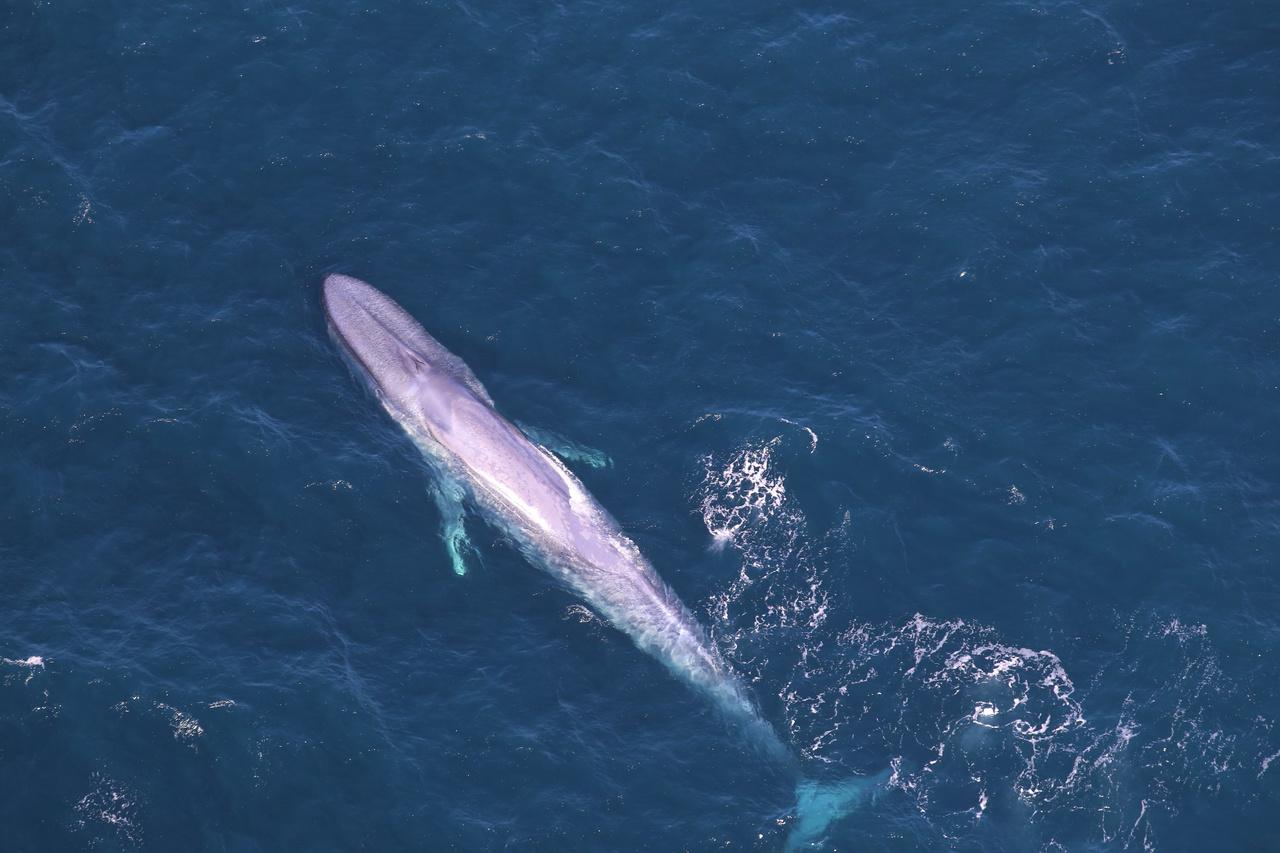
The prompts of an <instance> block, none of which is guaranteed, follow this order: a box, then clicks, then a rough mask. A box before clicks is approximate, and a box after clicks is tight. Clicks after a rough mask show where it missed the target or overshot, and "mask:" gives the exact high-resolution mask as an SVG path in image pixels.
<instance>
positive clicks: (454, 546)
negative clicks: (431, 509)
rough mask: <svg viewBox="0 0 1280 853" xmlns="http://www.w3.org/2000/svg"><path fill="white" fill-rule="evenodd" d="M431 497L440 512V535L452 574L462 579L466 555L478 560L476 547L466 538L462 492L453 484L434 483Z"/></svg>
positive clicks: (465, 570)
mask: <svg viewBox="0 0 1280 853" xmlns="http://www.w3.org/2000/svg"><path fill="white" fill-rule="evenodd" d="M431 496H432V498H434V499H435V502H436V507H437V508H438V509H439V510H440V535H441V536H443V537H444V547H445V550H446V551H448V552H449V561H450V563H451V564H452V565H453V573H454V574H455V575H457V576H458V577H463V576H465V575H466V573H467V559H466V556H465V555H466V554H470V555H471V556H472V557H473V558H476V559H479V554H478V552H477V551H476V546H475V545H473V544H472V542H471V540H470V539H468V538H467V527H466V509H465V508H464V507H463V503H462V501H463V493H462V490H461V489H459V488H458V487H457V486H454V485H453V484H445V483H441V482H436V483H433V484H432V485H431Z"/></svg>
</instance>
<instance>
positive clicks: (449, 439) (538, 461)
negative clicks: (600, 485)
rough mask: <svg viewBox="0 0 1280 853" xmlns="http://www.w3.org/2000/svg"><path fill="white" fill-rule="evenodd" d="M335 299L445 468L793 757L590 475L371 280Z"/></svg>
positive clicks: (366, 370) (332, 306)
mask: <svg viewBox="0 0 1280 853" xmlns="http://www.w3.org/2000/svg"><path fill="white" fill-rule="evenodd" d="M324 307H325V313H326V314H327V316H328V320H329V326H330V330H331V333H332V334H333V336H334V338H335V339H336V340H337V341H338V342H339V343H340V344H341V345H342V347H343V348H344V349H345V350H346V352H347V354H348V355H349V356H350V357H351V359H352V360H353V362H354V363H355V365H356V366H357V368H358V369H359V371H360V372H361V373H362V374H363V375H364V377H365V379H366V381H367V382H368V384H369V385H370V387H371V388H372V390H373V392H374V394H375V395H376V396H377V398H378V400H379V401H380V402H381V404H382V406H383V408H385V409H386V411H387V413H388V414H390V415H391V417H392V418H393V419H395V421H396V422H397V423H399V424H400V426H401V427H403V428H404V430H405V432H407V433H408V434H409V436H410V437H411V438H412V439H413V441H414V443H415V444H417V445H418V447H419V448H420V449H421V450H422V452H423V454H424V455H425V456H426V458H427V460H428V461H429V462H430V463H431V465H432V467H433V469H434V470H435V472H436V474H437V475H438V476H439V477H440V478H442V479H445V480H448V481H449V482H450V484H451V485H456V486H459V487H461V489H462V490H463V492H464V493H465V495H466V497H468V498H470V499H471V501H472V502H473V503H474V504H475V505H476V506H478V507H480V508H481V509H482V510H483V511H484V513H485V515H487V516H488V518H489V519H490V520H491V521H492V522H494V523H496V524H497V525H499V526H500V527H501V528H502V529H503V530H504V531H506V532H508V533H509V534H511V535H512V536H513V538H514V539H515V540H516V541H517V542H518V543H519V545H520V547H521V550H522V551H523V552H524V553H525V554H526V556H528V557H529V558H530V561H531V562H533V563H535V564H536V565H538V566H539V567H541V568H544V569H546V570H547V571H549V572H550V573H551V574H553V575H554V576H555V577H557V578H558V579H559V580H560V581H562V582H563V583H564V584H565V585H566V586H568V587H569V588H570V589H571V590H572V591H573V592H575V593H576V594H577V595H579V596H581V597H582V599H583V600H585V601H586V603H587V604H589V605H590V606H591V607H592V608H593V609H595V610H596V611H597V612H598V613H600V614H601V615H602V616H603V617H604V618H606V619H607V620H608V621H609V622H610V623H612V624H613V625H614V626H615V627H617V628H618V629H619V630H621V631H622V632H623V633H625V634H627V635H628V636H629V637H630V638H631V639H632V640H633V641H634V642H635V644H636V645H637V646H638V647H640V648H641V649H643V650H644V651H645V652H648V653H649V654H651V655H653V656H654V657H655V658H657V659H658V660H659V661H661V662H662V663H664V664H665V665H666V666H667V668H668V669H670V670H671V671H672V672H673V673H675V674H676V675H677V676H679V677H680V678H682V679H683V680H684V681H686V682H687V683H689V684H691V685H693V686H694V687H695V688H697V689H698V690H700V691H702V692H703V693H704V694H706V695H708V696H710V697H711V698H712V699H713V700H714V702H715V703H716V705H717V706H719V707H720V708H721V709H722V710H724V711H725V712H726V713H727V714H728V715H729V716H730V717H731V718H733V719H735V720H736V721H737V722H738V723H739V724H741V725H743V726H744V727H745V728H746V729H747V730H748V731H749V732H750V733H751V736H752V739H753V740H754V741H755V742H756V743H757V744H758V745H759V746H761V747H762V748H763V749H765V750H766V751H767V752H769V753H772V754H775V755H777V756H782V757H785V758H788V759H789V758H790V753H789V751H788V750H787V749H786V748H785V747H783V745H782V744H781V742H780V741H779V740H778V738H777V735H776V733H775V732H774V730H773V728H772V727H771V726H770V725H769V724H768V723H766V722H765V721H764V720H763V719H762V718H761V717H760V716H759V715H758V713H757V711H756V709H755V706H754V704H753V703H752V701H751V699H750V697H749V695H748V693H747V691H746V689H745V688H744V686H743V685H742V684H741V682H740V681H739V680H738V678H737V677H736V676H735V675H734V674H733V672H732V670H730V669H729V667H728V665H727V664H726V663H725V661H724V660H723V659H722V658H721V656H720V654H719V653H718V652H717V651H716V649H715V646H713V645H712V644H711V643H710V641H709V640H708V638H707V635H706V632H705V631H704V630H703V628H702V626H701V625H699V624H698V621H697V620H696V619H695V618H694V616H693V614H692V613H690V611H689V609H688V608H687V607H686V606H685V605H684V603H683V602H682V601H681V600H680V598H679V597H678V596H677V595H676V594H675V592H673V591H672V589H671V588H670V587H669V586H667V584H666V583H665V582H664V581H663V580H662V578H660V577H659V576H658V573H657V572H656V571H655V570H654V568H653V567H652V566H651V565H650V564H649V562H648V561H647V560H646V559H645V558H644V557H643V556H642V555H641V553H640V551H639V549H637V548H636V546H635V544H634V543H633V542H632V541H631V540H630V539H629V538H627V536H626V535H625V534H624V533H623V532H622V531H621V529H620V528H619V527H618V524H617V522H615V521H614V520H613V518H612V517H611V516H610V515H609V513H608V512H606V511H605V510H604V508H603V507H601V506H600V505H599V503H597V502H596V500H595V498H593V497H592V496H591V495H590V494H589V493H588V492H587V490H586V488H585V487H584V486H583V485H582V483H581V482H579V480H578V478H577V477H575V476H574V475H573V474H572V473H571V472H570V471H569V469H568V468H566V467H565V465H564V464H563V463H562V462H561V461H560V460H559V459H558V458H556V457H555V456H554V455H553V454H552V453H551V452H550V451H548V450H546V449H545V448H543V447H542V446H540V445H538V444H535V443H534V442H532V441H530V440H529V438H528V437H526V436H525V434H524V433H523V432H521V430H520V429H518V428H517V427H516V426H515V425H514V424H512V423H511V422H510V421H509V420H507V419H506V418H505V417H503V416H502V415H501V414H500V413H499V412H498V411H497V410H496V409H495V408H494V405H493V401H492V399H491V398H490V397H489V394H488V392H487V391H486V390H485V389H484V386H483V385H481V384H480V382H479V380H478V379H476V377H475V375H474V374H473V373H472V372H471V370H470V369H469V368H468V367H467V366H466V364H465V363H463V361H462V360H461V359H460V358H458V357H457V356H455V355H454V354H453V353H451V352H449V351H448V350H447V349H445V348H444V346H442V345H441V344H440V343H439V342H438V341H437V340H436V339H435V338H433V337H431V335H429V334H428V333H427V332H426V330H425V329H423V328H422V326H421V325H419V324H418V322H417V321H416V320H414V319H413V318H412V317H411V316H409V314H408V313H406V312H405V310H404V309H403V308H401V307H400V306H399V305H397V304H396V303H395V302H394V301H392V300H391V299H390V298H389V297H387V296H386V295H385V294H383V293H381V292H380V291H378V290H377V289H375V288H374V287H372V286H371V285H369V284H366V283H365V282H363V281H360V280H359V279H355V278H351V277H349V276H345V275H330V276H329V277H328V278H326V279H325V283H324ZM454 491H456V489H455V490H454Z"/></svg>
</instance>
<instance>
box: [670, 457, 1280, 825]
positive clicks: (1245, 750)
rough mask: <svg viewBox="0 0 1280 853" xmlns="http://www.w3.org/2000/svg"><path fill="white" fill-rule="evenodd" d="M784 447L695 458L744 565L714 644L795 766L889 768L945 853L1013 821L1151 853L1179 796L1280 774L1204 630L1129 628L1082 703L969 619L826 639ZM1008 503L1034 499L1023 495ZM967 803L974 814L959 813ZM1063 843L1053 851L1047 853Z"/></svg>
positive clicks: (713, 610)
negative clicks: (769, 708)
mask: <svg viewBox="0 0 1280 853" xmlns="http://www.w3.org/2000/svg"><path fill="white" fill-rule="evenodd" d="M782 441H783V437H782V436H778V437H775V438H772V439H768V440H764V441H756V442H752V443H749V444H747V445H744V446H742V447H740V448H739V449H738V450H736V451H734V452H732V453H730V454H727V455H724V456H708V457H706V458H705V459H704V460H703V476H702V481H701V483H700V484H699V488H698V491H697V494H696V498H695V499H696V504H697V507H698V510H699V512H700V514H701V517H702V520H703V523H704V525H705V526H706V528H707V531H708V533H709V534H710V535H711V536H712V538H713V541H717V542H719V543H720V544H721V545H722V546H723V547H732V548H733V549H734V551H735V552H736V553H737V554H738V555H739V556H740V558H741V561H742V564H741V568H740V571H739V573H738V574H737V576H736V577H734V578H732V579H731V580H730V581H729V582H728V583H727V584H725V586H724V587H723V588H722V589H721V590H720V591H718V592H717V593H715V594H713V595H712V596H711V597H710V598H709V600H708V601H707V603H706V609H707V611H708V613H709V614H710V616H711V623H712V629H713V633H714V635H715V638H716V641H717V642H718V643H719V644H720V646H721V648H722V649H723V650H724V652H725V654H726V657H727V658H728V659H729V660H730V661H731V662H732V664H733V665H734V666H735V667H736V668H737V669H739V670H740V671H741V672H743V673H745V674H746V675H747V678H748V680H749V681H751V682H752V683H753V684H754V685H755V687H756V689H757V690H758V691H765V690H770V689H771V690H776V695H777V700H778V703H779V705H778V706H777V707H779V708H780V714H781V716H782V718H783V720H784V721H785V728H786V733H787V734H788V736H789V739H790V740H791V742H792V744H793V745H794V746H795V747H796V748H797V750H798V751H799V752H800V753H801V755H802V756H803V757H804V758H805V759H806V760H808V761H814V762H823V763H827V764H830V765H832V766H833V767H848V768H850V769H856V771H857V772H867V771H868V770H871V769H872V768H876V767H879V768H883V767H885V766H886V765H887V766H888V768H889V771H890V772H889V776H888V781H887V782H886V785H887V786H888V787H889V788H891V789H894V790H896V791H898V792H899V793H900V794H901V795H902V796H904V797H905V798H906V799H907V800H908V801H909V802H911V803H913V804H914V805H915V807H916V808H917V809H918V811H919V813H920V815H921V817H922V818H923V819H924V820H925V821H926V822H927V823H928V824H929V825H931V826H932V827H933V828H934V829H935V830H937V831H938V832H939V833H940V834H941V837H942V838H944V839H946V840H947V841H946V843H947V844H948V845H951V846H963V844H962V842H961V839H962V838H964V836H965V834H966V833H969V832H973V831H974V829H973V828H974V826H975V825H976V824H977V823H978V822H979V821H978V819H979V818H981V817H982V816H983V815H985V814H987V813H989V812H990V811H991V810H992V809H993V808H996V807H997V804H998V803H1000V802H1005V803H1009V802H1013V803H1020V804H1021V808H1020V809H1019V810H1018V813H1020V814H1025V815H1027V816H1028V817H1027V818H1026V819H1027V820H1028V821H1030V822H1032V823H1033V824H1034V823H1038V822H1044V825H1045V826H1050V825H1051V824H1052V823H1053V816H1054V815H1057V816H1059V817H1061V816H1065V815H1077V814H1094V815H1096V822H1095V823H1094V824H1093V825H1092V827H1091V828H1086V829H1082V830H1080V832H1081V833H1083V834H1082V835H1081V837H1079V838H1075V839H1072V840H1071V841H1072V843H1079V844H1081V845H1084V846H1090V845H1094V846H1096V845H1105V846H1113V847H1115V848H1117V849H1143V850H1154V849H1156V848H1157V847H1158V846H1159V843H1160V839H1159V837H1158V831H1159V828H1160V826H1161V825H1162V824H1163V823H1164V822H1165V821H1167V820H1168V819H1169V818H1170V817H1172V816H1174V815H1176V814H1177V813H1178V812H1179V811H1180V810H1181V809H1182V808H1184V807H1185V804H1186V802H1188V797H1189V796H1195V795H1216V794H1220V793H1222V792H1224V791H1228V790H1230V791H1233V792H1234V793H1235V794H1240V795H1243V794H1242V789H1243V788H1245V787H1247V784H1248V783H1249V782H1252V781H1254V780H1256V779H1257V778H1258V777H1260V776H1262V775H1264V774H1266V773H1268V772H1269V770H1270V768H1271V767H1272V766H1273V765H1274V762H1276V760H1277V758H1280V744H1277V743H1276V740H1277V738H1276V733H1274V732H1273V728H1274V721H1272V720H1269V719H1264V718H1262V717H1260V716H1255V715H1254V714H1253V712H1251V711H1249V710H1248V709H1249V708H1250V707H1251V706H1250V703H1249V701H1248V693H1247V691H1246V690H1245V688H1243V687H1242V686H1241V685H1239V684H1237V683H1235V682H1233V681H1232V680H1231V679H1229V678H1228V677H1226V676H1225V675H1224V673H1223V672H1222V669H1221V667H1220V665H1219V662H1218V657H1217V654H1216V652H1215V650H1214V648H1213V645H1212V642H1211V636H1210V631H1209V629H1208V628H1207V627H1206V626H1205V625H1202V624H1198V623H1195V622H1188V621H1186V620H1184V619H1179V618H1176V617H1173V616H1156V615H1154V614H1139V615H1135V616H1131V617H1128V618H1127V620H1126V619H1121V620H1120V621H1119V623H1118V625H1117V628H1116V631H1117V634H1118V635H1119V636H1120V637H1121V638H1123V646H1122V648H1120V649H1119V650H1118V651H1116V652H1115V653H1114V654H1113V656H1111V657H1110V658H1109V662H1108V663H1106V664H1105V665H1104V666H1103V667H1102V668H1101V671H1098V670H1097V669H1095V670H1094V671H1093V672H1092V673H1091V677H1090V679H1089V681H1088V683H1087V686H1085V687H1081V686H1078V685H1077V684H1076V683H1075V681H1074V680H1073V678H1072V677H1071V674H1070V670H1071V668H1072V665H1071V662H1070V658H1067V659H1066V660H1065V661H1064V659H1063V657H1061V656H1060V652H1061V650H1057V649H1055V650H1050V649H1046V648H1038V647H1027V646H1026V645H1024V644H1023V643H1020V642H1016V641H1013V642H1011V641H1010V638H1007V637H1005V636H1003V635H1002V633H1001V632H1000V631H998V630H997V629H995V628H993V627H990V626H985V625H981V624H975V623H972V622H969V621H966V620H964V619H958V618H951V619H939V618H935V617H930V616H926V615H924V614H916V615H914V616H913V617H911V618H910V619H906V620H904V621H898V622H884V623H865V622H853V623H844V627H838V625H839V623H837V622H836V621H835V620H833V619H832V618H831V613H832V612H833V611H836V612H839V609H838V607H837V604H838V602H836V601H834V600H833V594H832V593H829V592H828V591H827V589H826V586H825V585H824V578H825V577H826V573H827V571H828V567H827V563H828V562H829V560H830V557H829V555H828V554H827V552H826V551H825V550H824V549H823V547H819V546H817V545H815V544H814V543H813V542H811V541H810V537H809V535H808V534H807V526H808V522H807V520H806V519H805V517H804V515H803V513H802V512H801V511H800V509H799V504H798V502H797V501H796V500H795V497H794V495H793V494H792V492H791V489H789V488H788V484H787V482H786V478H785V474H784V471H783V470H782V468H781V465H780V463H779V454H778V452H777V451H778V449H779V447H780V446H781V444H782ZM951 449H953V452H954V448H951ZM926 473H929V472H926ZM1007 494H1008V497H1009V499H1010V502H1011V503H1014V504H1017V503H1021V502H1023V501H1025V500H1026V497H1025V496H1024V495H1023V494H1022V492H1021V491H1020V490H1018V489H1017V487H1016V486H1014V487H1010V488H1009V490H1008V493H1007ZM848 524H849V521H848V516H847V515H846V519H845V521H844V522H843V526H844V527H847V526H848ZM1045 527H1046V529H1052V528H1051V525H1050V524H1049V523H1046V525H1045ZM845 533H846V532H845V531H842V530H837V531H832V532H831V533H828V534H827V540H828V541H829V540H833V539H834V540H837V541H839V540H841V538H842V537H843V538H844V539H845V540H847V536H846V535H845ZM840 557H841V558H842V559H844V558H846V557H847V549H842V552H841V553H840ZM778 685H781V686H780V687H779V686H778ZM1126 693H1127V696H1128V698H1126ZM1095 720H1096V722H1095ZM966 799H967V801H968V802H970V803H972V805H971V807H969V808H968V809H967V810H963V809H962V810H960V811H957V810H955V809H954V807H953V806H952V804H954V803H956V802H964V801H965V800H966ZM943 804H946V805H945V806H944V805H943ZM1000 813H1001V814H1005V813H1006V812H1005V811H1004V810H1003V809H1002V810H1001V812H1000ZM1076 825H1079V824H1076ZM1029 831H1031V832H1032V835H1030V836H1028V837H1034V831H1033V830H1029ZM1046 832H1048V830H1046ZM1066 841H1067V840H1066V839H1061V838H1058V839H1055V838H1053V837H1050V836H1048V835H1046V836H1043V845H1042V846H1043V848H1044V849H1065V847H1066V846H1070V845H1067V844H1066ZM1055 845H1056V846H1055Z"/></svg>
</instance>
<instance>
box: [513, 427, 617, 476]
mask: <svg viewBox="0 0 1280 853" xmlns="http://www.w3.org/2000/svg"><path fill="white" fill-rule="evenodd" d="M517 426H518V427H520V431H521V432H523V433H524V434H525V435H527V436H528V437H529V438H530V439H531V440H532V441H533V442H534V443H535V444H540V445H542V446H543V447H545V448H546V449H547V450H550V451H551V452H552V453H554V454H555V455H556V456H559V457H560V458H561V459H563V460H564V461H565V462H582V463H584V464H586V465H590V466H591V467H592V468H612V467H613V460H612V459H610V458H609V455H608V454H607V453H605V452H604V451H603V450H597V449H596V448H594V447H588V446H587V445H585V444H579V443H578V442H576V441H572V440H570V439H567V438H565V437H564V436H562V435H558V434H556V433H554V432H551V431H549V430H545V429H539V428H537V427H531V426H529V425H528V424H524V423H520V424H517Z"/></svg>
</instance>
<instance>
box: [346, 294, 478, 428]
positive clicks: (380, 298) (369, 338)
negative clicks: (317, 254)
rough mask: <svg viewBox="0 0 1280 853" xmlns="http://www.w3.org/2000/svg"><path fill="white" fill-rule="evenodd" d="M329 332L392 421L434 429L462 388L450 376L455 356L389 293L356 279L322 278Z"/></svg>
mask: <svg viewBox="0 0 1280 853" xmlns="http://www.w3.org/2000/svg"><path fill="white" fill-rule="evenodd" d="M323 301H324V311H325V316H326V318H327V319H328V322H329V332H330V334H331V335H333V338H334V340H336V341H337V342H338V343H339V344H340V345H341V347H342V349H343V350H344V351H345V353H346V354H347V355H348V356H349V357H350V360H351V362H352V364H353V367H354V368H355V369H356V371H357V373H359V374H360V375H361V377H362V378H363V379H364V380H365V382H366V383H367V384H368V385H369V387H370V389H371V390H372V391H373V393H374V394H375V395H376V396H377V398H378V399H379V400H380V401H381V402H382V404H383V406H385V407H386V408H387V409H388V411H390V412H391V414H392V415H393V416H394V417H396V419H397V420H401V421H404V420H412V421H416V422H419V423H421V425H422V426H426V427H428V428H431V429H433V431H434V429H435V428H437V427H438V426H439V425H440V423H441V420H442V419H444V418H447V416H448V414H449V408H450V406H449V403H450V400H451V399H452V398H453V397H455V396H456V395H458V394H460V393H461V394H465V393H467V391H466V389H465V388H464V387H462V386H461V385H460V384H459V383H458V381H457V379H456V377H455V376H454V375H453V370H452V367H453V365H452V360H453V359H455V358H456V357H455V356H453V355H452V354H451V353H449V352H448V350H446V349H445V348H444V347H443V346H441V344H440V343H439V342H438V341H436V340H435V338H433V337H431V336H430V335H429V334H427V332H426V330H424V329H423V328H422V326H421V325H419V324H418V321H417V320H415V319H413V317H411V316H409V314H408V312H406V311H405V310H404V309H403V308H401V307H400V306H399V305H397V304H396V303H395V301H394V300H392V299H391V298H390V297H389V296H387V295H386V294H384V293H382V292H381V291H380V290H378V289H377V288H375V287H373V286H372V285H370V284H367V283H365V282H363V281H361V280H360V279H358V278H352V277H351V276H347V275H336V274H335V275H330V276H328V277H327V278H326V279H325V280H324V299H323Z"/></svg>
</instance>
